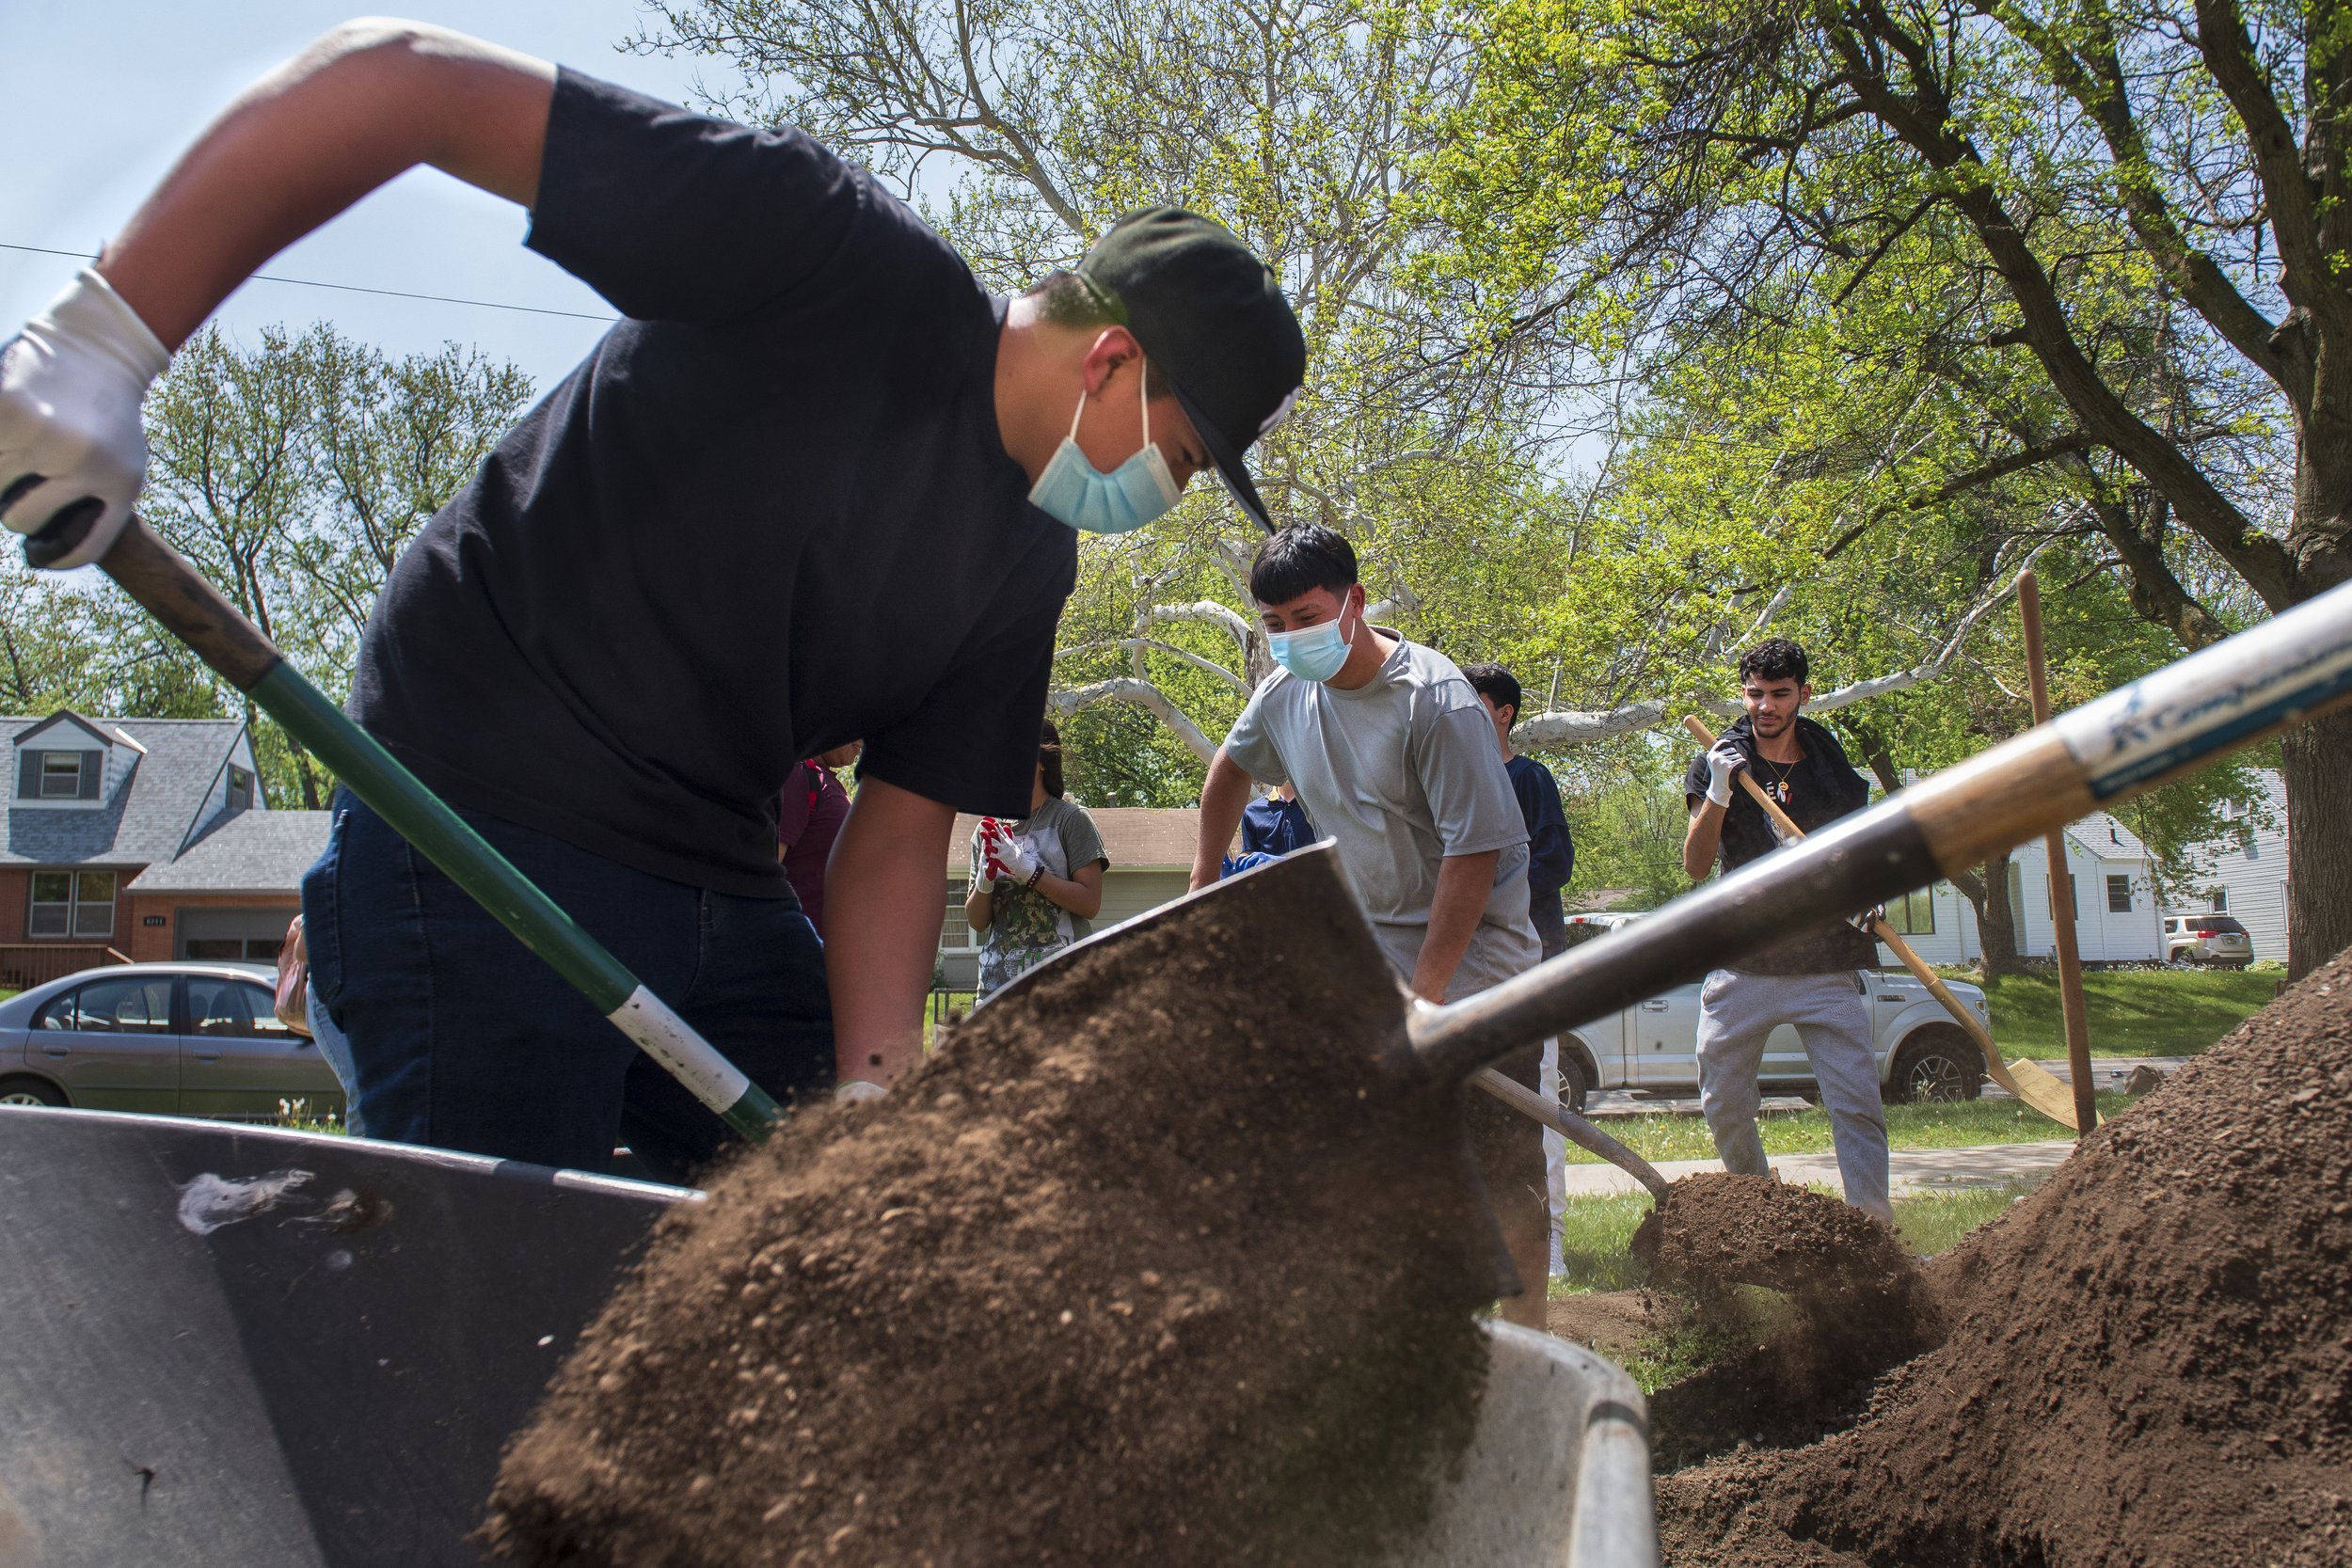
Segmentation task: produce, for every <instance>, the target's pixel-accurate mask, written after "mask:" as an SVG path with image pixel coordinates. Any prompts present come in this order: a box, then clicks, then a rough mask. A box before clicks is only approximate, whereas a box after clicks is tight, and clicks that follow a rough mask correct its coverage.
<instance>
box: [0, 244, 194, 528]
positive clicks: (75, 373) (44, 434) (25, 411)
mask: <svg viewBox="0 0 2352 1568" xmlns="http://www.w3.org/2000/svg"><path fill="white" fill-rule="evenodd" d="M170 358H171V356H170V355H169V354H168V353H167V352H166V350H165V348H164V345H163V344H162V343H161V342H160V341H157V340H156V337H155V334H154V333H153V332H151V331H150V330H149V329H148V325H147V324H146V323H145V322H143V321H141V320H139V318H138V313H137V312H136V311H135V310H133V309H131V307H130V306H128V305H126V304H125V303H123V299H122V296H121V295H120V294H118V293H115V292H114V289H113V288H112V286H110V285H109V284H108V283H107V281H106V280H105V279H104V278H103V277H99V276H98V274H97V273H95V272H93V271H91V270H90V269H89V268H87V267H84V268H83V269H82V270H81V271H80V272H79V273H77V274H76V275H75V276H74V279H73V281H72V283H69V284H67V285H66V288H65V292H64V293H60V294H59V295H57V297H56V299H53V300H51V301H50V302H49V308H48V309H46V310H43V311H42V312H41V313H40V315H38V316H35V317H34V318H33V319H32V320H31V321H28V322H26V323H25V324H24V330H22V331H21V332H19V333H18V334H17V335H16V336H15V337H13V338H11V339H9V340H8V342H7V343H6V344H0V519H4V520H5V521H6V522H7V523H8V527H10V528H11V529H14V530H15V531H17V532H19V533H30V534H38V533H40V532H41V531H43V530H45V529H48V528H49V527H50V526H51V525H52V524H53V523H55V524H57V525H59V531H58V532H57V533H54V534H52V535H51V536H50V537H48V538H46V539H36V540H30V541H27V543H26V545H25V553H24V559H25V560H26V561H27V562H30V563H31V564H33V565H36V566H48V567H52V568H55V569H56V570H58V571H63V570H65V569H66V568H68V567H70V566H81V565H86V564H87V563H88V562H93V561H96V560H97V559H98V558H99V557H100V556H102V555H104V554H105V553H106V551H107V550H108V549H109V548H111V547H112V546H113V545H114V542H115V537H116V535H118V534H119V533H120V532H121V531H122V525H123V524H124V523H126V522H128V521H129V520H130V517H131V502H132V501H133V500H134V499H136V497H137V496H138V493H139V482H140V481H141V480H142V479H144V478H145V477H146V475H147V435H146V432H145V431H144V429H142V427H141V426H140V424H139V404H140V402H141V400H143V399H144V398H145V397H146V396H147V388H148V384H149V383H151V382H152V381H153V380H154V379H155V378H156V377H157V376H159V375H161V374H163V373H164V367H165V365H167V364H168V363H169V362H170ZM77 531H78V537H73V535H74V534H75V533H76V532H77Z"/></svg>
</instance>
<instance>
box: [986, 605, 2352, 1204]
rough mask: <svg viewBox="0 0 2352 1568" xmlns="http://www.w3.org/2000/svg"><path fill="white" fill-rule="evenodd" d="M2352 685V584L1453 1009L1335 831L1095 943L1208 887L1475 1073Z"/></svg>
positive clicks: (1287, 960)
mask: <svg viewBox="0 0 2352 1568" xmlns="http://www.w3.org/2000/svg"><path fill="white" fill-rule="evenodd" d="M2347 701H2352V584H2347V585H2345V586H2344V587H2341V588H2337V589H2334V590H2332V591H2330V592H2329V593H2328V594H2323V595H2321V596H2320V597H2318V598H2316V599H2313V600H2312V601H2310V602H2309V603H2307V604H2304V605H2301V606H2299V607H2297V608H2296V609H2295V610H2289V611H2288V612H2287V613H2285V614H2283V615H2280V616H2277V617H2275V618H2273V619H2272V620H2269V621H2266V622H2265V623H2263V624H2262V625H2260V626H2256V627H2254V628H2253V629H2251V630H2249V631H2246V632H2241V633H2240V634H2239V635H2237V636H2236V637H2233V638H2231V639H2230V640H2229V641H2225V642H2219V643H2217V644H2215V645H2214V646H2212V647H2210V648H2207V649H2205V650H2204V651H2202V652H2201V653H2198V654H2194V655H2192V656H2190V657H2187V658H2185V659H2182V660H2180V661H2178V662H2177V663H2174V664H2170V665H2168V666H2166V667H2165V668H2164V669H2162V670H2159V671H2157V672H2155V673H2153V674H2151V675H2148V676H2146V677H2144V678H2142V679H2140V680H2137V681H2135V682H2133V683H2132V684H2131V685H2129V686H2126V687H2122V688H2121V689H2117V690H2115V691H2112V692H2109V693H2108V694H2107V695H2106V696H2105V697H2102V698H2100V699H2098V700H2097V701H2095V702H2091V703H2088V704H2086V705H2083V706H2081V707H2079V708H2076V709H2074V710H2073V711H2072V712H2069V713H2065V714H2061V715H2059V716H2058V718H2057V719H2056V720H2054V721H2051V722H2050V723H2047V724H2043V725H2041V726H2039V727H2037V728H2035V729H2033V730H2030V731H2028V732H2026V734H2025V735H2022V736H2018V737H2017V738H2016V739H2014V740H2010V741H2009V742H2007V743H2005V744H2003V745H2001V746H1997V747H1995V748H1994V749H1993V750H1991V751H1989V752H1983V753H1981V754H1979V755H1978V756H1976V757H1974V758H1972V759H1970V760H1969V761H1967V762H1965V763H1963V764H1961V765H1960V766H1958V767H1955V768H1947V769H1946V770H1945V771H1943V772H1941V773H1938V774H1936V775H1934V776H1933V777H1931V778H1929V779H1926V780H1923V781H1921V782H1920V783H1918V784H1914V785H1913V786H1912V787H1910V788H1909V789H1906V790H1904V791H1903V792H1902V793H1901V794H1900V795H1898V796H1896V797H1894V798H1892V799H1890V800H1883V801H1882V802H1880V803H1879V804H1878V805H1876V806H1874V807H1872V808H1870V809H1869V810H1867V811H1865V812H1860V813H1857V814H1856V815H1854V816H1849V817H1846V818H1844V819H1843V820H1841V821H1839V822H1837V823H1836V824H1834V825H1832V826H1831V827H1829V828H1826V829H1823V830H1822V831H1821V832H1818V833H1815V834H1814V835H1812V836H1811V837H1809V838H1807V839H1805V840H1804V841H1803V842H1802V843H1797V844H1792V845H1790V846H1788V847H1785V848H1783V849H1782V850H1780V851H1779V852H1777V853H1775V854H1772V855H1769V856H1767V857H1765V858H1764V859H1762V860H1760V861H1757V862H1756V863H1753V864H1751V865H1750V866H1748V867H1747V868H1746V869H1744V870H1742V871H1740V873H1739V874H1737V875H1735V876H1731V877H1727V878H1724V879H1722V880H1720V881H1717V882H1713V883H1710V884H1708V886H1706V887H1704V888H1701V889H1700V890H1698V891H1697V892H1694V893H1692V894H1691V895H1687V896H1685V897H1683V898H1680V899H1677V901H1675V902H1674V903H1672V904H1670V905H1668V906H1666V908H1664V909H1663V910H1661V911H1657V912H1656V913H1654V914H1651V915H1649V916H1648V917H1646V918H1645V919H1643V920H1640V921H1637V922H1634V923H1632V924H1630V925H1628V926H1625V927H1620V928H1619V929H1617V930H1615V931H1613V932H1612V933H1610V934H1609V935H1608V936H1605V937H1602V938H1600V939H1599V940H1597V941H1596V942H1587V943H1585V944H1584V945H1582V946H1580V947H1576V948H1572V949H1570V950H1569V951H1568V952H1566V953H1564V954H1562V955H1561V956H1560V957H1558V958H1551V959H1549V960H1548V961H1546V962H1544V963H1542V964H1539V965H1538V966H1536V967H1535V968H1534V969H1533V970H1530V971H1529V972H1528V973H1526V974H1522V975H1519V976H1518V977H1517V978H1515V979H1512V980H1508V981H1505V982H1504V983H1503V984H1502V985H1500V986H1497V987H1495V988H1494V989H1493V990H1486V991H1482V992H1480V993H1479V994H1478V995H1476V996H1472V997H1469V998H1467V999H1465V1000H1463V1001H1460V1002H1456V1003H1454V1004H1451V1005H1450V1006H1442V1007H1436V1006H1429V1005H1428V1004H1426V1003H1422V1002H1418V1001H1409V1002H1407V1001H1406V1000H1405V999H1404V998H1403V990H1402V987H1401V985H1400V983H1399V982H1398V981H1397V979H1396V978H1395V973H1394V971H1393V970H1392V969H1391V967H1390V965H1389V963H1388V960H1387V958H1386V957H1385V956H1384V955H1383V953H1382V952H1381V949H1380V947H1379V945H1378V943H1377V942H1375V940H1374V938H1373V934H1372V930H1371V927H1369V925H1368V924H1367V923H1366V921H1365V919H1364V916H1363V914H1362V912H1361V911H1360V910H1359V907H1358V905H1357V903H1356V900H1355V898H1354V896H1353V895H1351V894H1350V893H1349V891H1348V888H1347V883H1346V879H1345V877H1344V876H1343V873H1342V871H1341V869H1340V864H1339V858H1338V851H1337V850H1336V849H1335V848H1333V847H1329V846H1317V847H1314V848H1311V849H1308V850H1303V851H1300V852H1299V853H1297V854H1295V855H1292V856H1289V857H1287V858H1286V859H1284V860H1281V861H1278V862H1276V863H1274V864H1272V865H1268V866H1262V867H1259V868H1257V869H1256V870H1253V871H1248V872H1245V873H1243V874H1242V875H1241V876H1238V877H1235V878H1232V879H1230V880H1228V881H1225V882H1221V883H1219V884H1217V885H1216V886H1215V887H1212V888H1204V889H1202V890H1201V891H1200V892H1199V893H1197V894H1194V895H1191V896H1190V897H1189V898H1186V899H1180V900H1178V901H1177V902H1176V903H1174V904H1171V905H1167V906H1164V907H1162V908H1161V909H1159V910H1156V911H1152V913H1149V914H1146V915H1142V916H1139V917H1138V918H1136V919H1135V920H1131V921H1126V922H1123V923H1121V924H1120V925H1118V926H1114V927H1109V928H1108V929H1106V930H1104V931H1102V932H1100V933H1098V934H1097V935H1096V936H1094V937H1093V938H1092V939H1090V941H1089V942H1088V943H1084V944H1081V945H1082V946H1086V947H1091V946H1094V945H1095V944H1098V943H1104V942H1124V941H1131V940H1134V939H1135V938H1136V936H1137V935H1139V934H1142V933H1147V932H1149V931H1151V930H1152V929H1153V928H1155V927H1157V926H1158V925H1159V924H1160V923H1163V922H1167V921H1171V920H1179V919H1184V918H1185V917H1186V915H1187V911H1188V906H1190V905H1191V904H1192V903H1194V902H1196V901H1198V900H1202V899H1218V900H1221V901H1223V902H1222V904H1221V906H1220V909H1219V915H1220V918H1221V920H1222V921H1223V922H1224V923H1226V924H1227V925H1228V926H1234V925H1237V924H1238V923H1244V922H1247V923H1248V927H1249V928H1250V929H1252V930H1253V931H1254V932H1255V935H1254V937H1253V939H1252V941H1251V942H1250V943H1249V944H1248V945H1249V946H1250V948H1251V950H1253V951H1259V952H1263V955H1264V956H1265V958H1267V959H1269V960H1271V963H1272V965H1273V967H1274V968H1275V970H1276V972H1278V973H1279V972H1281V971H1290V972H1292V973H1301V972H1311V973H1318V974H1358V975H1360V976H1362V983H1363V984H1365V985H1367V986H1393V987H1397V989H1398V990H1399V994H1400V1006H1399V1007H1398V1010H1397V1015H1396V1024H1395V1027H1394V1029H1393V1030H1392V1031H1391V1033H1390V1034H1389V1035H1388V1036H1387V1037H1385V1038H1381V1039H1377V1040H1374V1041H1370V1042H1368V1046H1367V1048H1368V1049H1370V1050H1371V1051H1373V1052H1374V1053H1375V1055H1376V1056H1377V1057H1379V1058H1380V1060H1381V1061H1382V1062H1383V1064H1384V1065H1385V1066H1386V1067H1387V1068H1388V1069H1390V1070H1391V1071H1393V1072H1395V1073H1397V1074H1400V1075H1406V1076H1410V1077H1414V1078H1418V1079H1421V1080H1422V1081H1424V1082H1428V1083H1431V1084H1439V1085H1441V1084H1447V1083H1457V1082H1461V1081H1464V1080H1466V1079H1469V1078H1470V1076H1471V1075H1472V1074H1474V1073H1476V1072H1478V1071H1479V1070H1481V1069H1485V1068H1486V1067H1488V1066H1489V1065H1490V1064H1491V1063H1493V1062H1494V1061H1496V1060H1498V1059H1499V1058H1501V1057H1502V1056H1504V1055H1506V1054H1508V1053H1510V1052H1512V1051H1514V1050H1517V1049H1518V1048H1520V1047H1523V1046H1525V1045H1527V1044H1528V1043H1529V1042H1531V1041H1534V1040H1540V1039H1542V1038H1544V1037H1547V1036H1549V1035H1556V1034H1559V1033H1562V1032H1563V1031H1565V1030H1568V1029H1572V1028H1574V1027H1576V1026H1577V1025H1579V1024H1582V1023H1587V1022H1591V1021H1592V1020H1594V1019H1597V1018H1600V1017H1603V1016H1605V1015H1607V1014H1609V1013H1612V1012H1615V1011H1617V1010H1618V1009H1620V1008H1623V1007H1628V1006H1633V1005H1634V1004H1636V1003H1638V1002H1640V1001H1642V1000H1643V999H1644V998H1645V997H1650V996H1655V995H1657V994H1658V993H1659V992H1660V991H1662V990H1667V989H1669V988H1670V987H1673V986H1677V985H1679V984H1682V983H1683V982H1685V981H1689V980H1692V979H1696V978H1697V977H1698V976H1699V975H1700V974H1704V973H1705V972H1706V971H1708V970H1710V969H1713V968H1716V967H1719V966H1721V965H1723V964H1726V963H1729V962H1731V961H1733V960H1736V959H1738V958H1740V957H1742V956H1744V955H1746V954H1748V953H1752V952H1755V951H1756V950H1757V949H1759V948H1761V947H1764V946H1766V945H1768V944H1769V943H1771V942H1774V941H1776V940H1778V939H1780V938H1782V937H1785V936H1786V935H1788V933H1789V932H1790V931H1792V930H1795V929H1798V928H1801V927H1805V926H1809V925H1813V924H1815V923H1818V922H1820V921H1824V920H1830V919H1837V918H1842V917H1844V916H1847V915H1850V914H1851V913H1853V912H1854V911H1858V910H1865V909H1868V908H1870V907H1871V906H1873V905H1876V904H1881V903H1883V902H1885V901H1886V900H1888V899H1889V898H1892V897H1895V896H1896V895H1900V894H1903V893H1907V892H1910V891H1912V890H1913V889H1915V888H1920V887H1925V886H1927V885H1928V884H1929V883H1930V882H1931V881H1933V880H1935V879H1937V878H1939V877H1944V876H1948V875H1950V874H1951V873H1953V872H1955V871H1964V870H1965V869H1967V868H1968V867H1970V866H1973V865H1976V864H1978V863H1980V862H1982V861H1983V860H1984V859H1985V857H1986V856H1987V855H1988V854H1991V853H1993V852H1994V851H1996V850H2000V849H2006V848H2010V847H2013V846H2015V845H2017V844H2020V843H2023V842H2024V841H2025V840H2026V839H2027V838H2030V837H2033V836H2035V835H2037V834H2040V833H2042V832H2047V831H2048V830H2050V829H2052V828H2056V827H2059V826H2062V825H2063V824H2065V823H2068V822H2072V821H2074V820H2075V819H2076V818H2078V817H2082V816H2088V815H2089V814H2090V813H2091V812H2092V811H2094V810H2098V809H2101V808H2104V807H2106V806H2110V805H2112V804H2114V803H2115V802H2117V801H2119V800H2128V799H2130V798H2131V797H2132V796H2135V795H2137V794H2139V793H2141V792H2142V791H2145V790H2147V789H2150V788H2153V787H2154V786H2155V785H2157V784H2162V783H2164V782H2165V781H2166V780H2168V779H2170V778H2172V777H2174V776H2176V775H2177V774H2180V773H2182V772H2185V771H2186V770H2188V769H2189V768H2195V767H2197V766H2199V765H2201V764H2202V763H2204V762H2207V761H2210V760H2212V759H2213V758H2214V757H2216V756H2218V755H2220V754H2222V753H2224V752H2230V751H2233V750H2235V749H2236V748H2238V747H2240V746H2244V745H2246V744H2248V743H2249V742H2251V741H2254V740H2257V739H2259V738H2261V737H2262V736H2265V735H2268V734H2270V733H2272V732H2273V731H2275V730H2280V729H2283V728H2287V727H2290V726H2293V725H2296V724H2299V723H2302V722H2304V721H2307V720H2310V719H2312V718H2315V717H2317V716H2319V715H2320V714H2322V713H2325V712H2328V711H2330V710H2332V709H2334V708H2336V707H2339V706H2342V705H2344V704H2345V703H2346V702H2347ZM1072 951H1073V952H1074V951H1076V949H1073V950H1072ZM1068 958H1069V955H1068V954H1064V955H1060V956H1057V958H1055V959H1053V960H1051V961H1049V962H1048V963H1046V964H1043V965H1041V966H1040V967H1039V968H1037V969H1034V970H1031V971H1030V972H1029V973H1028V974H1026V975H1025V976H1023V977H1022V978H1021V979H1020V980H1017V981H1015V982H1014V983H1013V984H1012V985H1011V986H1009V987H1008V988H1007V989H1006V990H1005V991H1003V992H1002V993H1000V994H999V996H998V998H997V999H996V1000H994V1001H993V1002H991V1003H990V1006H1020V1005H1021V1004H1020V1000H1019V999H1020V998H1021V996H1022V995H1023V994H1024V993H1025V991H1026V990H1030V989H1032V988H1033V987H1035V986H1036V985H1038V984H1040V983H1041V977H1043V976H1048V975H1050V974H1054V973H1055V972H1056V970H1057V966H1058V965H1059V964H1061V963H1063V962H1066V961H1068ZM1571 1119H1581V1118H1571ZM1654 1174H1655V1173H1653V1175H1654Z"/></svg>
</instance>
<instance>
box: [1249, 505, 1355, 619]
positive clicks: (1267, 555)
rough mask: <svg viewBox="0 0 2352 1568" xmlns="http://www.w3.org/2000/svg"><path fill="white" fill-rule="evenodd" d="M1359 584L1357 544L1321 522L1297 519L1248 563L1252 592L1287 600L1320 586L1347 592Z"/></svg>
mask: <svg viewBox="0 0 2352 1568" xmlns="http://www.w3.org/2000/svg"><path fill="white" fill-rule="evenodd" d="M1355 586H1356V546H1353V545H1350V544H1349V543H1348V542H1347V541H1346V540H1345V539H1343V538H1342V537H1340V536H1339V535H1338V534H1336V533H1334V532H1332V531H1330V530H1329V529H1327V528H1325V527H1324V526H1323V525H1322V524H1321V523H1297V524H1294V525H1293V526H1291V527H1289V528H1286V529H1284V530H1282V531H1281V532H1279V533H1277V534H1275V535H1274V536H1273V537H1272V538H1270V539H1268V540H1267V541H1266V542H1265V543H1264V544H1263V545H1260V546H1258V558H1257V559H1256V560H1255V561H1252V562H1250V563H1249V596H1250V597H1251V598H1253V599H1255V600H1257V601H1258V602H1259V603H1260V604H1288V603H1290V602H1291V601H1292V600H1293V599H1295V598H1297V597H1299V596H1300V595H1301V594H1311V593H1313V592H1314V591H1315V590H1316V589H1318V588H1328V589H1329V590H1330V591H1331V592H1332V593H1334V594H1345V593H1346V592H1347V591H1348V590H1349V589H1351V588H1353V587H1355Z"/></svg>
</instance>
